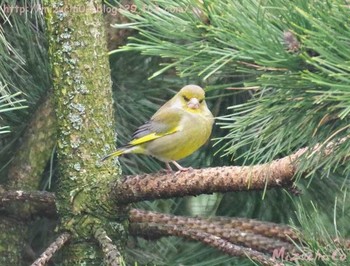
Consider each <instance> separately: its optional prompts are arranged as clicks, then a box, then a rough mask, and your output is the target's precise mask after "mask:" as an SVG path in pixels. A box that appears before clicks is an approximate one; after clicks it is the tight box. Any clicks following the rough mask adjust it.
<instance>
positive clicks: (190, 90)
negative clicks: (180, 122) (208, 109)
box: [178, 85, 206, 112]
mask: <svg viewBox="0 0 350 266" xmlns="http://www.w3.org/2000/svg"><path fill="white" fill-rule="evenodd" d="M178 96H179V100H180V101H181V103H182V106H183V107H184V108H185V109H186V110H188V111H190V112H196V111H199V110H201V108H202V107H203V108H204V107H205V106H206V103H205V101H204V98H205V93H204V90H203V89H202V88H201V87H199V86H197V85H187V86H185V87H183V88H182V89H181V90H180V91H179V92H178Z"/></svg>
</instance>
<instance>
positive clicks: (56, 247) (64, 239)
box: [31, 233, 71, 266]
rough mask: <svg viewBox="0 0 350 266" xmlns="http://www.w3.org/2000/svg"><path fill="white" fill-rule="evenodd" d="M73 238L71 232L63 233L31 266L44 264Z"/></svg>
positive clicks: (42, 265)
mask: <svg viewBox="0 0 350 266" xmlns="http://www.w3.org/2000/svg"><path fill="white" fill-rule="evenodd" d="M70 238H71V235H70V234H69V233H63V234H61V235H60V236H59V237H57V238H56V240H55V241H54V242H53V243H51V245H50V246H49V247H48V248H47V249H46V250H45V251H44V252H43V253H42V254H41V255H40V257H39V258H38V259H37V260H36V261H34V262H33V264H32V265H31V266H44V265H46V263H47V262H48V261H49V260H50V259H51V258H52V256H53V255H54V254H55V253H56V252H57V251H58V250H60V249H61V248H62V247H63V246H64V244H65V243H66V242H67V241H68V240H69V239H70Z"/></svg>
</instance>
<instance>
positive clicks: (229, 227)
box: [129, 209, 299, 255]
mask: <svg viewBox="0 0 350 266" xmlns="http://www.w3.org/2000/svg"><path fill="white" fill-rule="evenodd" d="M129 220H130V222H131V226H132V227H131V228H132V232H134V233H136V234H137V235H140V232H141V235H142V236H144V237H145V238H148V236H150V237H151V238H154V236H156V237H161V236H164V235H159V232H163V231H164V230H165V231H166V230H167V229H168V228H169V227H170V228H173V227H176V228H182V230H184V231H188V230H193V231H200V232H203V233H208V234H211V235H215V236H217V237H220V238H222V239H225V240H227V241H230V242H231V243H233V244H235V245H239V246H244V247H248V248H251V249H253V250H256V251H259V252H264V253H269V254H270V255H271V254H273V252H274V251H275V250H279V249H281V248H282V247H283V248H284V249H285V250H286V251H288V252H291V251H295V248H294V245H293V244H292V243H291V241H292V239H293V240H294V241H299V238H298V236H297V233H296V231H295V230H293V229H292V228H291V227H288V226H284V225H278V224H273V223H267V222H262V221H256V220H252V219H240V218H227V217H217V218H215V217H214V218H209V219H207V218H200V217H184V216H174V215H169V214H162V213H157V212H150V211H143V210H139V209H133V210H131V211H130V218H129ZM133 227H134V228H133ZM150 231H151V232H152V234H149V233H150ZM157 231H158V234H157ZM154 233H155V234H154ZM278 238H281V239H282V240H283V241H281V240H279V239H278Z"/></svg>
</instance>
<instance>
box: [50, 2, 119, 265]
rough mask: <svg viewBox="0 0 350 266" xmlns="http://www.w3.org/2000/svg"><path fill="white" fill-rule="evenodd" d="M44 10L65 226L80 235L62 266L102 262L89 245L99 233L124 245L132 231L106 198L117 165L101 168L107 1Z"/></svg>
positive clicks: (108, 111) (107, 96)
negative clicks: (104, 5) (104, 11)
mask: <svg viewBox="0 0 350 266" xmlns="http://www.w3.org/2000/svg"><path fill="white" fill-rule="evenodd" d="M45 5H46V6H45V11H46V25H47V34H48V38H49V56H50V60H51V66H52V73H53V83H54V98H55V104H56V116H57V119H58V145H57V154H58V159H59V165H60V167H59V169H60V182H59V183H60V184H59V190H58V192H57V209H58V212H59V216H60V218H61V225H60V227H59V228H60V231H69V232H70V233H72V234H73V236H74V237H73V240H72V241H71V242H70V245H69V246H68V247H67V248H66V249H65V250H66V251H67V253H65V256H64V259H63V261H64V265H76V264H79V265H80V264H81V263H83V262H84V263H85V264H86V265H95V264H100V263H101V254H102V253H101V251H100V249H99V248H98V246H97V244H96V243H95V242H93V241H91V239H92V238H93V234H94V230H95V229H94V228H96V226H97V225H99V226H101V227H102V228H104V230H105V231H106V232H107V234H108V236H109V237H112V236H113V238H114V239H125V232H126V230H125V228H124V225H123V224H125V223H123V222H124V221H121V220H118V214H120V212H123V209H119V210H116V208H115V205H114V203H112V202H110V201H107V200H106V196H107V195H108V194H109V193H111V189H112V188H111V187H110V186H108V184H109V183H110V181H111V180H116V179H117V178H119V171H118V167H117V168H115V165H114V163H113V162H106V163H103V164H102V163H101V158H102V157H103V156H104V155H105V154H106V153H107V152H108V151H110V150H111V149H112V147H113V146H114V145H113V143H114V138H113V135H114V134H113V131H114V122H113V111H112V110H113V106H112V92H111V79H110V73H109V72H110V71H109V63H108V56H107V45H106V39H105V34H104V22H103V17H102V13H101V10H102V8H101V3H100V2H99V3H96V2H94V1H79V0H75V1H64V3H63V6H58V5H57V4H56V3H55V1H46V2H45ZM114 173H115V174H114ZM121 216H124V217H125V215H121ZM122 219H125V218H122ZM89 242H91V243H89ZM119 246H123V244H120V245H119Z"/></svg>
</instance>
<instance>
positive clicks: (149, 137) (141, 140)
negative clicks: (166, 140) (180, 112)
mask: <svg viewBox="0 0 350 266" xmlns="http://www.w3.org/2000/svg"><path fill="white" fill-rule="evenodd" d="M178 130H179V127H175V128H174V129H173V130H170V131H168V132H166V133H151V134H148V135H146V136H143V137H141V138H138V139H134V140H132V141H130V142H129V143H128V144H129V145H132V146H135V145H140V144H143V143H146V142H149V141H151V140H155V139H159V138H161V137H163V136H166V135H170V134H173V133H175V132H177V131H178Z"/></svg>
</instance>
